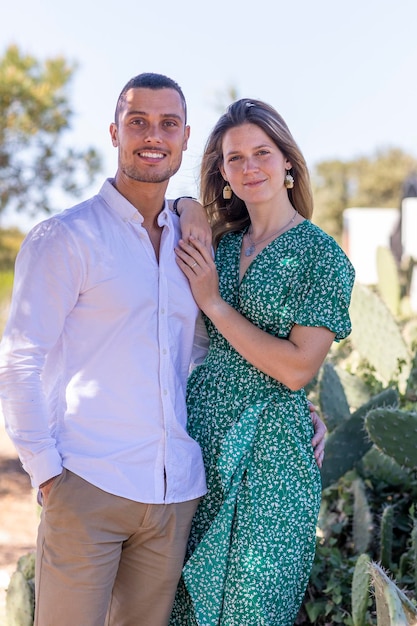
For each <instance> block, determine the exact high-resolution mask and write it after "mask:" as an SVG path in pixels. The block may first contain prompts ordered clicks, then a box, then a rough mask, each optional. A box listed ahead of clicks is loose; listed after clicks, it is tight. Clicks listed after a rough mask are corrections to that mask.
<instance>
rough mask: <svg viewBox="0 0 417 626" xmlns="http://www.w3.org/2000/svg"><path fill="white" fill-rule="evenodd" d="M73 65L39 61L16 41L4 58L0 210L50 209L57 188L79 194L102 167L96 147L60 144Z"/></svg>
mask: <svg viewBox="0 0 417 626" xmlns="http://www.w3.org/2000/svg"><path fill="white" fill-rule="evenodd" d="M74 69H75V68H74V66H70V65H69V64H68V63H67V62H66V60H65V59H64V58H61V57H57V58H51V59H46V60H45V61H44V62H43V63H41V62H39V61H38V60H37V59H35V58H34V57H32V56H30V55H25V54H22V53H21V52H20V51H19V49H18V47H17V46H10V47H9V48H8V49H7V50H6V52H5V55H4V57H3V58H0V214H1V212H2V211H4V210H5V209H6V208H8V209H11V210H13V211H25V212H27V213H29V214H34V213H36V212H37V211H39V210H44V211H47V212H48V211H51V209H52V206H51V195H52V193H53V191H54V190H59V191H60V192H61V193H62V192H64V193H67V194H70V195H74V196H76V195H79V194H80V193H81V191H82V190H83V188H85V187H86V186H87V185H90V184H91V181H92V178H93V177H94V176H95V174H96V173H97V172H98V170H99V169H100V160H99V157H98V155H97V153H96V151H95V150H94V149H92V148H89V149H87V150H85V151H84V150H75V149H73V148H67V147H65V148H64V147H63V145H62V139H63V136H64V135H65V132H67V131H68V130H69V129H70V122H71V118H72V111H71V108H70V105H69V101H68V95H67V92H68V89H69V84H70V81H71V79H72V76H73V73H74Z"/></svg>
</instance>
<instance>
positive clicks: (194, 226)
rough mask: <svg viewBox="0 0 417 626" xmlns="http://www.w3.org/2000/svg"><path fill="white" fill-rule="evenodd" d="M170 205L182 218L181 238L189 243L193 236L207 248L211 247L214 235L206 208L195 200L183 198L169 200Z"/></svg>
mask: <svg viewBox="0 0 417 626" xmlns="http://www.w3.org/2000/svg"><path fill="white" fill-rule="evenodd" d="M168 205H169V208H170V210H171V211H173V212H174V213H175V214H176V215H178V216H179V218H180V226H181V236H182V238H183V239H184V240H185V241H188V239H189V238H190V236H191V235H192V236H193V237H195V239H198V240H199V241H201V243H202V244H203V245H205V246H206V247H210V246H211V242H212V235H211V228H210V226H209V223H208V220H207V215H206V211H205V209H204V207H203V206H202V205H201V204H200V203H199V202H198V200H196V199H195V198H190V197H188V196H181V197H180V198H177V199H176V200H168Z"/></svg>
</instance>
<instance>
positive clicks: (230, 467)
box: [170, 220, 354, 626]
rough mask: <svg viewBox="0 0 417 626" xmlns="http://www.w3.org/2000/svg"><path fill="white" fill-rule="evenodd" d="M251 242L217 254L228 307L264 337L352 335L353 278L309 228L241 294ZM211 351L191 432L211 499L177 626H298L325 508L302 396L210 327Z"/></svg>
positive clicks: (194, 388)
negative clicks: (311, 331)
mask: <svg viewBox="0 0 417 626" xmlns="http://www.w3.org/2000/svg"><path fill="white" fill-rule="evenodd" d="M242 237H243V233H229V234H227V235H225V236H224V237H223V239H222V240H221V242H220V245H219V247H218V250H217V253H216V265H217V269H218V272H219V284H220V292H221V295H222V297H223V298H224V299H225V300H226V301H227V302H228V303H229V304H230V305H232V306H233V307H234V308H235V309H237V310H238V311H239V312H240V313H242V315H244V316H245V317H247V318H248V319H250V320H251V321H252V322H253V323H254V324H256V325H258V326H259V327H260V328H262V329H263V330H264V331H266V332H269V333H271V334H272V335H274V336H277V337H288V335H289V333H290V331H291V328H292V326H293V325H294V324H300V325H304V326H326V327H327V328H329V329H330V330H332V331H333V332H334V333H336V339H337V340H340V339H342V338H344V337H346V336H347V335H348V334H349V332H350V319H349V313H348V308H349V302H350V295H351V290H352V286H353V281H354V271H353V268H352V265H351V264H350V262H349V260H348V259H347V257H346V255H345V254H344V253H343V251H342V250H341V249H340V247H339V246H338V245H337V243H336V242H335V241H334V240H333V239H332V238H331V237H330V236H328V235H327V234H326V233H324V232H323V231H322V230H320V229H319V228H318V227H317V226H315V225H313V224H312V223H311V222H309V221H307V220H306V221H304V222H302V223H301V224H299V225H298V226H296V227H294V228H292V229H290V230H289V231H287V232H286V233H284V234H283V235H281V236H280V237H278V238H276V239H275V240H274V241H273V242H271V243H270V244H269V245H268V246H267V247H266V248H264V249H263V250H262V251H261V252H260V253H259V254H258V255H257V256H256V257H255V258H254V260H253V261H252V263H251V265H250V266H249V268H248V270H247V272H246V274H245V276H244V277H243V279H242V281H241V283H240V285H239V257H240V250H241V244H242ZM206 324H207V328H208V332H209V336H210V349H209V352H208V354H207V357H206V359H205V361H204V362H203V363H202V364H201V365H200V366H199V367H197V368H196V369H195V370H194V372H193V373H192V375H191V377H190V379H189V383H188V394H187V403H188V412H189V419H188V429H189V433H190V435H191V436H192V437H194V438H195V439H196V440H197V441H198V442H199V444H200V446H201V448H202V451H203V456H204V462H205V468H206V474H207V484H208V494H207V495H206V496H205V498H204V499H203V500H202V502H201V503H200V506H199V508H198V510H197V513H196V515H195V518H194V520H193V525H192V529H191V534H190V539H189V545H188V552H187V556H186V563H185V566H184V570H183V576H182V579H181V581H180V585H179V587H178V592H177V596H176V600H175V605H174V610H173V613H172V617H171V622H170V626H197V625H198V626H291V625H292V624H293V623H294V620H295V618H296V616H297V613H298V611H299V608H300V605H301V603H302V600H303V597H304V593H305V589H306V586H307V582H308V578H309V574H310V570H311V566H312V562H313V558H314V550H315V533H316V522H317V516H318V511H319V506H320V498H321V481H320V472H319V470H318V467H317V465H316V463H315V460H314V456H313V449H312V446H311V437H312V434H313V428H312V424H311V419H310V413H309V410H308V406H307V400H306V396H305V393H304V391H303V390H301V391H297V392H293V391H291V390H290V389H288V388H287V387H285V386H284V385H282V384H280V383H279V382H278V381H276V380H274V379H272V378H271V377H269V376H267V375H266V374H264V373H262V372H260V371H259V370H257V369H256V368H255V367H253V366H252V365H251V364H250V363H248V362H247V361H246V360H245V359H244V358H243V357H241V356H240V355H239V354H238V353H237V352H236V351H235V350H234V349H233V348H232V347H231V346H230V345H229V344H228V343H227V342H226V340H225V339H224V338H223V337H222V336H221V335H220V334H219V333H218V332H217V330H216V328H215V327H214V326H213V325H212V324H211V322H210V320H207V319H206Z"/></svg>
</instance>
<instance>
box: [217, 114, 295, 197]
mask: <svg viewBox="0 0 417 626" xmlns="http://www.w3.org/2000/svg"><path fill="white" fill-rule="evenodd" d="M222 148H223V164H222V166H221V167H220V171H221V173H222V176H223V178H224V179H225V180H227V181H228V182H229V184H230V186H231V188H232V189H233V192H234V193H235V194H236V195H237V196H238V197H239V198H240V199H241V200H243V202H245V204H247V205H250V204H253V203H258V202H267V201H269V200H274V199H276V197H277V196H278V197H279V195H280V194H285V197H288V194H287V190H286V188H285V186H284V178H285V174H286V170H288V169H290V168H291V163H290V161H289V160H288V159H287V158H286V157H285V156H284V155H283V154H282V152H281V150H280V149H279V148H278V147H277V145H276V144H275V143H274V142H273V141H272V139H270V137H269V136H268V135H267V134H266V133H265V132H264V131H263V130H262V129H261V128H260V127H259V126H257V125H256V124H249V123H248V124H243V125H242V126H236V127H234V128H231V129H230V130H228V131H227V132H226V133H225V135H224V137H223V144H222Z"/></svg>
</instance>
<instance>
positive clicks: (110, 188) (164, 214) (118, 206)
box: [99, 178, 171, 226]
mask: <svg viewBox="0 0 417 626" xmlns="http://www.w3.org/2000/svg"><path fill="white" fill-rule="evenodd" d="M113 183H114V178H107V179H106V180H105V182H104V183H103V186H102V187H101V189H100V191H99V196H101V197H102V198H103V199H104V201H105V202H106V204H107V205H108V206H109V207H110V208H111V209H112V210H113V211H115V212H116V213H117V214H118V215H119V216H120V217H121V219H122V220H123V221H124V222H130V221H133V222H139V223H140V224H142V222H143V215H142V214H141V213H139V211H138V210H137V209H136V207H134V206H133V204H132V203H131V202H129V200H127V199H126V198H125V197H124V196H122V194H121V193H120V192H119V191H117V189H116V187H115V186H114V184H113ZM158 224H159V226H167V225H170V224H171V211H170V210H169V207H168V202H167V200H165V204H164V208H163V209H162V211H161V212H160V214H159V215H158Z"/></svg>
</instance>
